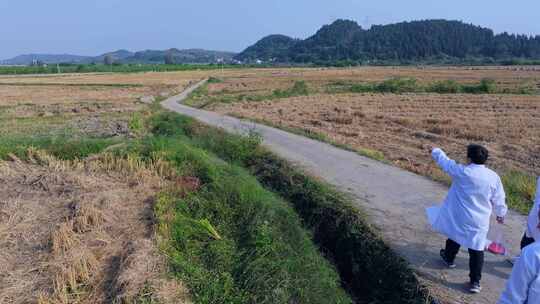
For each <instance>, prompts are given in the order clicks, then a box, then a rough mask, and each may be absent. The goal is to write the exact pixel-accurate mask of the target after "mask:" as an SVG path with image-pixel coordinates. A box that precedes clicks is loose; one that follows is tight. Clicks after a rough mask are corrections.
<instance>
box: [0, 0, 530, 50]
mask: <svg viewBox="0 0 540 304" xmlns="http://www.w3.org/2000/svg"><path fill="white" fill-rule="evenodd" d="M539 12H540V1H538V0H519V1H508V0H452V1H438V0H393V1H390V0H376V1H370V0H334V1H329V0H266V1H260V0H229V1H223V0H212V1H211V0H192V1H185V0H152V1H149V0H144V1H143V0H86V1H74V0H47V1H43V0H0V59H7V58H11V57H13V56H16V55H20V54H28V53H54V54H65V53H68V54H77V55H99V54H102V53H105V52H108V51H113V50H117V49H128V50H131V51H139V50H145V49H167V48H172V47H175V48H179V49H183V48H205V49H212V50H224V51H234V52H238V51H242V50H243V49H244V48H246V47H247V46H249V45H251V44H253V43H255V42H256V41H257V40H259V39H260V38H262V37H264V36H266V35H269V34H285V35H289V36H292V37H295V38H306V37H308V36H310V35H312V34H314V33H315V32H316V31H317V30H318V29H319V28H320V27H321V26H322V25H324V24H329V23H331V22H332V21H334V20H335V19H339V18H342V19H352V20H355V21H357V22H358V23H359V24H360V25H362V26H363V27H365V28H366V27H369V26H370V25H372V24H388V23H395V22H401V21H410V20H419V19H441V18H442V19H451V20H461V21H464V22H467V23H473V24H475V25H481V26H484V27H489V28H491V29H493V30H494V31H495V32H496V33H499V32H504V31H507V32H510V33H522V34H530V35H537V34H539V35H540V22H538V20H539V17H540V13H539Z"/></svg>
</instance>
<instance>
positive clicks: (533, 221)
mask: <svg viewBox="0 0 540 304" xmlns="http://www.w3.org/2000/svg"><path fill="white" fill-rule="evenodd" d="M538 212H540V178H538V184H537V186H536V198H535V201H534V206H533V208H532V210H531V212H530V213H529V220H528V221H527V233H526V234H527V237H530V238H533V239H534V240H535V241H536V242H540V229H538V222H539V219H538ZM538 303H540V300H539V301H538Z"/></svg>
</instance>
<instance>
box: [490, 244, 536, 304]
mask: <svg viewBox="0 0 540 304" xmlns="http://www.w3.org/2000/svg"><path fill="white" fill-rule="evenodd" d="M538 303H540V243H539V242H536V243H534V244H532V245H529V246H527V247H525V248H524V249H523V251H522V252H521V257H520V258H519V259H518V260H517V262H516V264H515V265H514V269H513V270H512V275H511V276H510V279H509V280H508V282H507V283H506V288H505V290H504V292H503V293H502V295H501V299H500V300H499V302H498V304H538Z"/></svg>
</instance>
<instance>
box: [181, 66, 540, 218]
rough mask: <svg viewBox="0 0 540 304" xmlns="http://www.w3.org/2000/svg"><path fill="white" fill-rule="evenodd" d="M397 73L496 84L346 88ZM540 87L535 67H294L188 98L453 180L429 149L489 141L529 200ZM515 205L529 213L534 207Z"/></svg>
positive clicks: (223, 81)
mask: <svg viewBox="0 0 540 304" xmlns="http://www.w3.org/2000/svg"><path fill="white" fill-rule="evenodd" d="M396 77H401V79H405V78H404V77H406V78H414V79H415V80H416V83H417V85H418V86H423V87H424V88H427V87H429V86H430V84H434V83H439V82H444V81H448V80H450V81H454V82H455V83H457V84H459V85H471V84H474V83H479V82H481V81H482V79H487V78H489V79H492V80H493V89H490V91H489V92H487V91H486V92H481V93H480V94H465V93H463V92H455V93H449V94H439V93H433V92H429V91H428V90H426V91H423V92H412V93H411V92H407V91H404V92H396V93H391V92H390V93H386V92H377V91H373V92H358V93H355V92H353V91H351V90H348V89H342V88H350V87H351V86H352V85H354V84H365V83H372V84H380V83H383V82H384V81H385V80H386V81H387V80H389V79H399V78H396ZM299 83H300V84H301V85H299ZM346 86H349V87H346ZM336 87H337V89H336ZM525 87H527V88H528V90H522V89H521V88H525ZM538 87H540V68H538V67H522V68H514V67H489V68H480V67H473V68H471V67H467V68H457V67H453V68H449V67H440V68H434V67H430V68H414V67H411V68H386V67H381V68H373V67H371V68H358V69H319V70H315V69H313V70H302V69H298V70H295V69H292V70H274V71H266V72H264V73H255V74H254V75H250V76H249V77H248V75H245V77H234V76H233V77H223V78H220V79H218V80H214V81H211V83H209V84H208V86H207V88H204V89H203V90H200V92H197V93H196V94H194V96H193V97H192V99H191V100H189V101H188V104H189V103H191V104H192V105H194V106H199V107H202V108H205V109H209V110H213V111H217V112H220V113H223V114H230V115H233V116H237V117H241V118H247V119H251V120H255V121H258V122H263V123H266V124H269V125H273V126H277V127H280V128H283V129H286V130H289V131H293V132H298V133H301V134H304V135H307V136H310V137H313V138H316V139H320V140H325V141H329V142H331V143H333V144H336V145H339V146H345V147H347V148H350V149H353V150H356V151H358V152H360V153H362V154H364V155H368V156H370V157H374V158H377V159H380V160H385V161H387V162H390V163H392V164H394V165H397V166H399V167H401V168H405V169H407V170H410V171H413V172H416V173H419V174H422V175H426V176H430V177H433V178H435V179H437V180H443V181H446V182H447V181H448V180H447V178H445V177H444V175H443V174H442V173H441V172H440V171H439V170H438V169H437V168H436V167H435V165H434V164H433V162H432V161H431V159H430V156H429V154H428V153H427V152H426V147H427V146H429V145H434V146H439V147H442V148H443V149H444V150H446V151H447V152H448V153H449V155H450V156H451V157H454V158H456V159H457V160H460V161H465V147H466V146H467V145H468V144H469V143H479V144H483V145H486V146H487V147H488V148H489V149H490V151H491V155H492V158H491V160H490V163H489V165H490V166H491V167H493V168H495V169H496V170H498V171H499V172H500V173H501V175H505V176H506V178H507V180H508V184H510V183H512V184H513V185H514V186H515V187H516V188H518V189H516V191H517V192H521V193H523V197H521V199H522V201H523V202H525V201H527V200H530V199H531V198H532V195H533V194H534V187H535V185H534V178H532V176H537V175H540V162H539V161H540V96H539V95H538V91H537V89H535V88H538ZM298 88H300V89H298ZM509 191H514V189H513V188H512V189H510V190H509ZM517 205H519V204H517ZM517 208H518V209H521V210H522V211H524V212H525V211H526V209H527V205H524V206H523V207H517Z"/></svg>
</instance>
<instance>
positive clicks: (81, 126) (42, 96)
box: [0, 71, 208, 137]
mask: <svg viewBox="0 0 540 304" xmlns="http://www.w3.org/2000/svg"><path fill="white" fill-rule="evenodd" d="M207 73H208V72H197V71H195V72H186V73H134V74H68V75H44V76H17V77H13V76H0V135H1V134H11V135H13V134H19V133H20V134H27V135H38V134H43V133H51V132H64V133H65V132H66V131H65V129H69V132H75V133H83V134H87V135H94V136H100V137H101V136H103V135H111V136H116V135H121V136H124V135H127V134H128V133H129V132H128V130H127V128H128V121H129V119H130V117H131V116H132V115H133V113H135V112H138V111H141V110H143V109H145V108H146V107H147V104H149V103H152V102H153V101H154V100H157V99H159V98H164V97H167V96H170V95H173V94H175V93H177V92H179V91H182V90H183V89H184V88H185V87H186V86H188V85H189V84H190V83H192V82H195V81H198V80H200V79H202V78H204V77H207Z"/></svg>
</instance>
